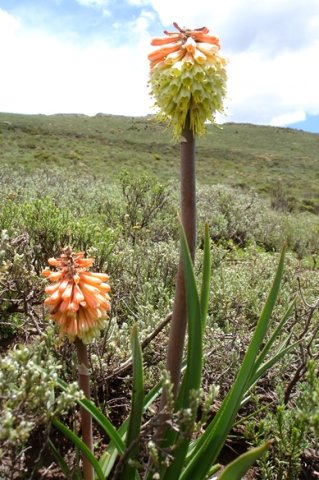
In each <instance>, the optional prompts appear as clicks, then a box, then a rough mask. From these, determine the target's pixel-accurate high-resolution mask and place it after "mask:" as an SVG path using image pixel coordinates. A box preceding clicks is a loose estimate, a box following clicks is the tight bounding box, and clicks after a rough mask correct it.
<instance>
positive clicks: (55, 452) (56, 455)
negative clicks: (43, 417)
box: [48, 438, 72, 478]
mask: <svg viewBox="0 0 319 480" xmlns="http://www.w3.org/2000/svg"><path fill="white" fill-rule="evenodd" d="M48 446H49V447H50V450H51V452H52V454H53V456H54V458H55V461H56V463H57V464H58V465H59V467H60V468H61V470H62V472H63V473H64V475H65V476H66V478H71V476H72V475H71V470H70V469H69V467H68V465H67V463H66V462H65V460H64V458H63V456H62V455H61V453H60V451H59V450H58V449H57V448H56V446H55V445H54V443H53V442H52V440H51V438H48Z"/></svg>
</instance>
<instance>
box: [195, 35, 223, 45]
mask: <svg viewBox="0 0 319 480" xmlns="http://www.w3.org/2000/svg"><path fill="white" fill-rule="evenodd" d="M192 37H193V38H194V39H195V40H196V41H197V42H205V43H212V44H214V45H217V46H218V47H220V44H219V39H218V38H217V37H214V36H213V35H207V34H206V33H202V32H193V33H192Z"/></svg>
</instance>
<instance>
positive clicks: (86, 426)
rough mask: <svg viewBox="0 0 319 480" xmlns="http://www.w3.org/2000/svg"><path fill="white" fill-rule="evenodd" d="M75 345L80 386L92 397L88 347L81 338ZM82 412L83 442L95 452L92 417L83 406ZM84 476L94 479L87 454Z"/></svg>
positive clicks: (86, 394) (86, 478) (85, 393)
mask: <svg viewBox="0 0 319 480" xmlns="http://www.w3.org/2000/svg"><path fill="white" fill-rule="evenodd" d="M75 345H76V351H77V356H78V363H79V387H80V389H81V390H83V392H84V395H85V396H86V398H87V399H90V373H89V359H88V353H87V348H86V345H85V344H84V343H83V342H82V340H80V339H79V338H77V339H76V340H75ZM80 413H81V429H82V438H83V442H84V443H85V444H86V446H87V447H88V448H89V449H90V451H91V452H93V432H92V417H91V415H90V413H89V412H87V411H86V410H84V409H83V408H82V407H80ZM83 476H84V480H93V479H94V473H93V467H92V465H91V463H90V462H89V460H88V459H87V458H86V457H85V456H83Z"/></svg>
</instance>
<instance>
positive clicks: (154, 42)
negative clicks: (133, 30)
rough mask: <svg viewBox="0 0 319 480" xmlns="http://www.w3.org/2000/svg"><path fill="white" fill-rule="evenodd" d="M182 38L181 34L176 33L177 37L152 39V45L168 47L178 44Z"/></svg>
mask: <svg viewBox="0 0 319 480" xmlns="http://www.w3.org/2000/svg"><path fill="white" fill-rule="evenodd" d="M180 38H181V35H180V33H176V34H175V35H170V36H167V37H163V38H152V40H151V45H153V46H159V45H166V44H167V43H173V42H177V41H178V40H180Z"/></svg>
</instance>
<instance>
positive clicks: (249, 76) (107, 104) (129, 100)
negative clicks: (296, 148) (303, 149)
mask: <svg viewBox="0 0 319 480" xmlns="http://www.w3.org/2000/svg"><path fill="white" fill-rule="evenodd" d="M173 21H176V22H178V23H179V24H180V25H181V26H187V27H192V28H197V27H201V26H203V25H205V26H207V27H208V28H209V29H210V32H211V33H212V34H214V35H217V36H218V37H219V38H220V40H221V45H222V50H221V53H222V54H223V55H224V56H225V57H227V58H228V60H229V65H228V77H229V80H228V97H227V100H226V104H225V105H226V113H227V115H226V116H225V117H223V118H220V119H219V120H220V121H228V122H245V123H247V122H248V123H257V124H264V125H278V126H292V127H297V128H302V129H304V130H309V131H314V132H319V89H318V85H319V0H265V1H261V0H223V1H220V0H196V1H195V2H191V1H186V0H184V1H182V0H0V45H1V47H0V68H1V75H0V111H2V112H16V113H44V114H51V113H85V114H88V115H95V114H96V113H98V112H104V113H112V114H121V115H134V116H135V115H146V114H148V113H154V111H153V110H152V101H151V99H150V98H149V94H148V89H147V80H148V71H149V68H148V61H147V53H149V52H150V51H151V47H150V39H151V37H152V36H160V35H161V34H162V31H163V30H164V29H171V25H172V22H173Z"/></svg>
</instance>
